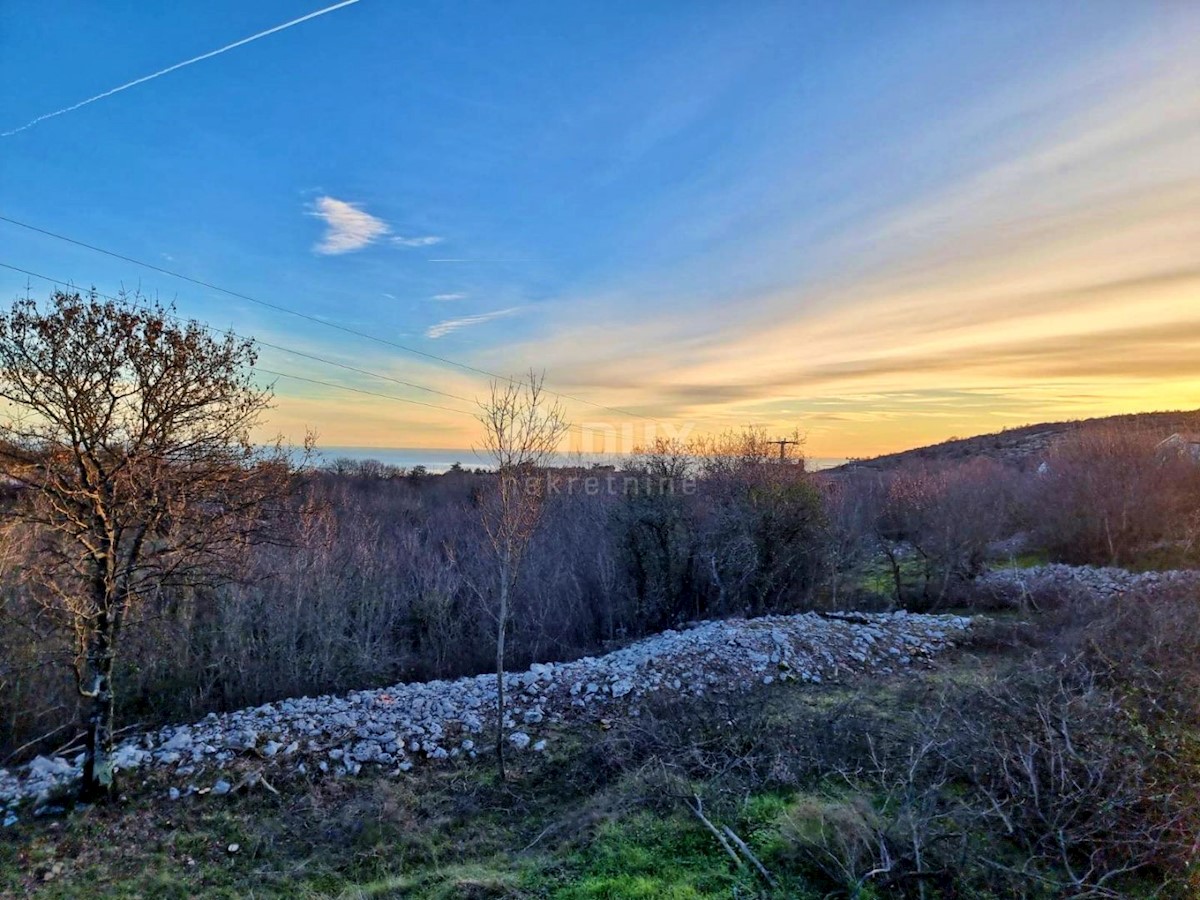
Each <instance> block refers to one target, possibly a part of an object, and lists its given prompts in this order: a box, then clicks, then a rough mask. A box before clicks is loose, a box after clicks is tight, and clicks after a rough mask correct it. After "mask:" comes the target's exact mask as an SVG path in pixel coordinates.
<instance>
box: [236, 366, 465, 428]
mask: <svg viewBox="0 0 1200 900" xmlns="http://www.w3.org/2000/svg"><path fill="white" fill-rule="evenodd" d="M254 371H256V372H263V373H265V374H267V375H275V376H277V377H279V378H290V379H292V380H293V381H307V382H308V383H309V384H319V385H322V386H323V387H329V388H337V389H339V390H343V391H353V392H354V393H356V394H366V395H368V396H370V397H382V398H383V399H384V400H399V401H400V402H401V403H415V404H416V405H417V406H427V407H429V408H430V409H440V410H444V411H445V412H452V413H458V414H459V415H460V416H471V418H474V417H475V414H474V413H470V412H467V411H466V410H465V409H451V408H450V407H449V406H439V405H438V404H436V403H426V402H425V401H423V400H411V399H409V398H407V397H396V396H394V395H392V394H381V393H379V392H378V391H368V390H365V389H364V388H356V387H350V386H349V385H346V384H336V383H335V382H332V381H321V380H320V379H319V378H308V377H306V376H304V375H292V374H289V373H288V372H275V371H272V370H271V369H264V368H263V367H262V366H255V367H254Z"/></svg>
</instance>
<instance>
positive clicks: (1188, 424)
mask: <svg viewBox="0 0 1200 900" xmlns="http://www.w3.org/2000/svg"><path fill="white" fill-rule="evenodd" d="M1111 427H1119V428H1137V429H1140V430H1145V431H1147V432H1150V433H1152V434H1155V435H1161V436H1162V437H1163V438H1166V437H1169V436H1170V435H1172V434H1174V433H1176V432H1180V431H1200V410H1191V411H1172V412H1148V413H1131V414H1125V415H1118V416H1103V417H1100V418H1095V419H1076V420H1074V421H1069V422H1045V423H1042V424H1040V425H1022V426H1021V427H1019V428H1008V429H1005V430H1004V431H998V432H995V433H993V434H981V435H977V436H976V437H968V438H952V439H951V440H948V441H943V442H942V443H940V444H932V445H930V446H928V447H918V448H915V449H913V450H902V451H900V452H899V453H888V454H885V455H883V456H877V457H874V458H872V459H855V460H851V461H850V462H848V463H846V464H845V465H844V466H838V467H837V468H836V469H831V470H830V471H846V470H849V469H859V470H861V469H874V470H877V471H881V472H886V471H889V470H891V469H895V468H898V467H900V466H903V465H907V464H910V463H917V462H922V463H945V462H954V461H958V460H964V459H970V458H972V457H985V458H988V459H995V460H998V461H1000V462H1005V463H1009V464H1012V465H1018V466H1026V465H1037V463H1039V462H1040V461H1041V460H1042V459H1043V458H1044V457H1045V455H1046V453H1047V452H1048V451H1049V450H1050V449H1051V448H1052V447H1053V446H1054V444H1056V443H1057V442H1058V441H1060V440H1062V439H1063V438H1064V437H1065V436H1067V435H1068V434H1073V433H1076V432H1079V431H1083V430H1088V429H1102V428H1111Z"/></svg>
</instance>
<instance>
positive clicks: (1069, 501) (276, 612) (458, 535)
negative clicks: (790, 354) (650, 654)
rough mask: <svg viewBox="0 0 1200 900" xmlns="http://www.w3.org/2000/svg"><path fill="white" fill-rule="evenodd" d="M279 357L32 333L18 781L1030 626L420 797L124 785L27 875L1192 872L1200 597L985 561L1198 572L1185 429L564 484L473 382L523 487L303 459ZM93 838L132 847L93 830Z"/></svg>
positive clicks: (578, 736) (17, 482)
mask: <svg viewBox="0 0 1200 900" xmlns="http://www.w3.org/2000/svg"><path fill="white" fill-rule="evenodd" d="M253 363H254V353H253V347H252V346H251V345H249V344H245V343H241V342H237V341H234V340H232V339H227V338H220V337H212V336H210V335H209V333H208V332H207V331H205V330H203V329H200V328H199V326H195V325H191V324H186V323H178V322H177V320H175V319H174V318H173V316H171V315H170V313H169V312H168V311H166V310H163V309H161V308H158V307H153V306H152V307H149V308H146V307H144V306H140V305H137V304H134V303H100V302H99V301H98V300H97V299H96V298H92V297H86V298H85V297H80V296H78V295H67V294H56V295H55V296H54V297H52V298H51V303H50V305H49V307H48V308H47V309H45V310H40V309H39V308H38V307H37V306H36V304H33V303H32V302H30V301H23V302H21V303H18V304H17V306H16V307H14V309H13V311H12V312H11V313H10V314H9V315H8V316H6V317H4V318H3V319H2V320H0V395H3V396H5V397H6V398H8V399H9V400H10V401H11V402H12V403H14V404H16V411H17V412H18V413H21V412H23V413H25V415H24V416H21V415H18V416H16V417H15V418H13V419H12V420H11V421H10V422H9V423H8V424H7V426H6V430H5V432H4V434H3V438H4V442H3V445H2V456H3V458H4V459H5V460H7V461H8V462H7V469H6V471H7V473H8V476H9V477H8V480H7V481H5V483H4V493H3V496H2V497H0V502H3V503H4V504H5V511H6V512H7V513H9V515H6V516H5V517H4V520H3V524H2V526H0V620H2V622H3V625H4V627H3V628H0V759H4V760H5V762H0V765H7V764H8V763H9V762H11V761H13V760H21V759H25V758H28V757H30V756H31V755H33V754H35V753H38V752H50V751H55V750H57V751H60V752H67V751H70V752H75V751H76V750H78V749H80V748H82V749H83V750H84V752H85V754H86V755H87V758H88V759H89V760H90V762H89V765H88V771H87V776H88V777H87V781H88V783H89V784H88V786H89V787H90V788H91V789H92V792H93V793H99V794H104V793H108V794H112V793H114V792H115V790H116V786H115V783H114V782H113V781H112V779H111V778H109V777H108V776H109V769H110V765H109V759H108V756H107V754H108V752H109V750H111V746H112V742H113V737H114V733H115V730H116V729H117V727H119V723H121V722H124V723H129V724H130V725H137V724H143V725H149V724H154V723H158V722H163V721H189V720H194V719H196V718H199V717H200V716H202V715H204V714H205V713H207V712H210V711H216V710H226V709H234V708H240V707H244V706H252V705H257V704H259V703H262V702H265V701H268V700H273V699H279V698H282V697H287V696H296V695H302V694H317V693H327V692H340V691H346V690H350V689H354V688H360V687H369V686H378V685H385V684H389V683H394V682H397V681H401V680H427V679H430V678H444V677H454V676H458V675H462V674H474V673H478V672H483V671H489V670H496V671H498V672H500V673H503V671H504V670H505V669H506V667H508V666H511V665H518V666H524V665H526V664H528V663H530V662H532V661H536V660H545V659H568V658H571V657H573V656H579V655H584V654H588V653H594V652H598V651H602V650H605V649H609V648H611V647H613V646H615V645H619V644H620V643H622V642H624V641H628V640H630V639H633V638H636V637H639V636H642V635H645V634H648V633H651V632H654V631H658V630H661V629H663V628H667V627H675V626H679V625H682V624H685V623H687V622H689V621H693V620H696V619H702V618H709V617H720V616H729V615H760V614H764V613H771V612H795V611H803V610H823V609H829V608H833V607H836V608H838V609H855V608H861V609H877V608H904V609H913V610H931V609H946V608H956V607H957V608H964V609H973V610H977V611H978V610H988V611H991V612H997V613H998V617H999V621H998V623H997V624H995V625H994V626H993V627H992V628H991V629H990V630H988V631H987V632H986V633H985V634H982V635H981V636H980V638H979V643H978V644H977V646H976V647H975V648H973V650H972V651H971V653H969V654H964V655H962V656H961V657H959V658H958V659H957V660H955V661H954V662H953V664H952V665H950V666H949V667H948V668H945V669H943V670H941V671H937V672H934V673H931V674H929V675H928V676H927V677H925V678H923V679H921V680H918V681H916V682H912V681H896V682H886V681H885V682H880V683H878V684H875V685H859V686H856V687H854V688H853V690H852V691H851V690H850V689H847V688H814V687H799V686H796V685H786V686H785V685H775V686H773V687H772V688H771V689H769V690H768V689H764V690H761V691H759V692H758V693H756V694H754V695H751V696H749V697H740V698H738V699H737V700H736V702H732V701H724V702H722V701H717V700H709V701H696V702H692V703H676V704H674V705H672V706H670V707H665V708H657V709H656V708H648V709H646V710H644V711H643V715H641V716H640V717H638V718H636V719H631V720H630V721H628V722H618V723H612V724H614V727H612V728H611V730H607V729H601V730H597V731H592V730H590V729H588V728H586V727H583V726H581V727H580V728H579V729H577V730H564V731H563V733H562V734H560V735H558V740H557V741H556V742H555V744H554V746H555V747H556V748H557V749H555V750H554V751H552V753H551V755H550V756H549V757H548V758H542V757H540V756H539V757H536V758H534V759H533V760H531V759H528V758H526V759H522V760H520V761H517V762H516V764H515V765H514V766H513V767H512V768H511V770H509V771H506V769H505V768H504V762H503V757H502V756H501V769H500V772H499V773H498V775H497V774H495V773H493V772H491V771H490V770H489V769H488V768H487V767H484V766H480V765H475V764H471V763H466V762H462V761H456V762H449V763H446V764H445V765H444V766H440V767H434V766H431V767H429V768H427V769H426V770H424V771H419V772H418V773H415V774H414V775H412V776H410V777H406V778H404V779H401V780H397V781H391V780H388V779H385V778H376V779H367V778H364V779H361V780H356V779H321V778H313V779H310V778H309V777H308V776H303V775H299V774H295V773H293V774H292V775H291V776H289V777H290V779H291V781H290V783H285V782H282V781H281V782H280V787H281V790H280V793H279V794H278V795H275V794H271V793H267V794H259V793H254V792H253V791H252V792H250V793H248V794H244V795H238V796H235V797H233V798H231V799H228V800H222V801H219V802H218V801H216V799H215V798H210V799H208V800H203V799H197V798H193V799H188V800H185V801H180V802H178V803H169V802H166V801H164V800H163V799H162V795H163V785H161V784H157V783H156V782H154V780H153V776H151V777H150V779H151V780H150V781H149V782H147V783H145V784H140V785H127V786H125V790H126V801H125V803H123V804H118V805H116V806H115V807H113V806H109V807H88V808H86V809H82V810H78V811H76V812H74V813H73V814H72V815H71V817H70V818H69V820H67V822H66V823H64V822H63V821H50V822H43V821H41V820H33V821H32V822H26V823H24V824H23V825H22V830H21V832H20V835H18V834H17V833H16V832H4V837H3V838H2V839H0V892H7V893H17V892H20V891H23V890H25V889H27V888H29V887H31V886H35V885H36V886H38V887H41V888H43V889H45V890H46V891H48V892H49V893H50V894H52V895H53V894H54V893H55V892H58V893H60V894H61V895H62V896H78V895H79V894H80V893H89V894H98V893H101V889H102V888H103V889H104V890H107V891H108V892H110V893H112V894H113V895H117V896H121V895H127V896H181V897H182V896H193V895H196V894H197V893H208V894H212V895H218V896H219V895H222V894H224V895H228V896H243V895H246V894H249V893H253V894H254V895H255V896H272V895H274V896H305V895H309V896H345V897H355V896H387V895H394V896H418V897H421V896H424V897H483V896H528V897H579V898H583V897H638V896H645V897H728V896H744V897H754V896H758V897H806V896H813V897H823V896H848V897H859V898H866V897H874V896H899V897H908V896H912V897H920V898H933V897H956V896H973V897H974V896H979V897H989V896H994V897H1008V896H1030V897H1057V896H1114V897H1115V896H1129V895H1139V894H1144V895H1146V896H1149V895H1151V894H1156V895H1158V896H1180V897H1183V896H1189V895H1194V891H1195V890H1196V889H1197V888H1198V887H1200V885H1198V884H1197V883H1196V879H1197V873H1196V870H1195V868H1194V862H1193V857H1194V856H1195V837H1194V836H1195V834H1197V833H1200V819H1198V818H1197V815H1198V814H1197V812H1196V811H1197V810H1198V809H1200V797H1198V796H1196V794H1197V787H1196V786H1197V785H1200V771H1197V766H1200V743H1198V742H1200V705H1198V702H1197V699H1196V698H1197V697H1200V692H1198V691H1197V688H1200V684H1198V683H1197V682H1198V680H1200V670H1198V669H1197V667H1196V664H1195V660H1196V659H1197V658H1198V657H1200V646H1198V645H1197V640H1198V638H1197V635H1200V604H1198V603H1197V602H1196V601H1197V599H1200V598H1197V597H1195V596H1194V595H1189V594H1187V593H1186V592H1183V593H1179V594H1178V595H1166V594H1163V593H1162V592H1160V593H1159V594H1157V595H1156V596H1154V597H1149V596H1146V597H1125V598H1122V599H1121V600H1120V601H1119V602H1118V601H1113V602H1111V603H1108V604H1104V605H1101V604H1098V603H1096V602H1095V601H1094V600H1092V599H1088V598H1080V597H1074V596H1070V597H1068V596H1062V597H1058V596H1049V597H1039V598H1038V603H1037V607H1036V609H1037V612H1036V613H1030V616H1031V617H1030V618H1029V619H1027V620H1018V619H1016V618H1015V616H1016V615H1017V611H1016V610H1014V609H1013V608H1012V607H1011V606H1005V601H1003V599H1000V600H998V599H997V598H996V597H994V596H990V595H986V594H985V593H983V592H981V591H978V590H977V589H976V587H975V582H976V579H977V578H978V576H979V575H980V574H981V573H982V572H983V571H984V570H985V569H986V568H987V567H988V566H990V565H1002V564H1009V565H1028V564H1031V563H1034V562H1041V561H1052V562H1057V561H1065V562H1075V563H1087V564H1094V565H1120V566H1126V567H1140V568H1148V567H1155V566H1159V567H1189V566H1195V565H1196V564H1197V563H1198V562H1200V559H1198V556H1197V554H1198V553H1200V548H1198V546H1197V539H1198V538H1200V516H1198V514H1197V512H1196V511H1197V509H1200V463H1198V462H1197V461H1196V460H1195V459H1193V458H1192V457H1191V456H1189V455H1187V454H1184V453H1176V452H1173V451H1171V450H1170V449H1169V448H1166V449H1164V447H1163V446H1161V440H1162V438H1163V437H1165V436H1166V435H1165V434H1163V433H1162V431H1161V429H1160V428H1159V427H1158V426H1156V425H1154V423H1155V422H1157V421H1158V420H1146V421H1142V420H1130V421H1121V422H1117V423H1111V422H1110V423H1107V424H1104V425H1093V426H1089V427H1086V428H1083V427H1080V428H1073V429H1068V430H1066V431H1064V432H1063V433H1062V434H1059V435H1058V436H1057V437H1056V439H1055V441H1054V442H1052V443H1047V444H1045V445H1044V446H1040V448H1039V450H1038V451H1037V452H1036V453H1032V452H1031V453H1029V454H1025V455H1016V456H1010V457H1003V456H994V455H991V456H989V455H985V456H984V457H982V458H980V457H975V456H972V457H969V458H965V459H957V458H956V459H945V458H941V457H939V456H938V455H937V454H930V453H924V454H920V455H918V456H917V457H913V458H909V459H906V460H892V461H891V462H889V463H888V465H886V466H871V465H866V466H849V467H845V468H843V469H840V470H837V471H834V472H829V473H812V472H808V471H806V469H805V466H804V464H803V459H802V457H800V456H799V455H798V454H797V453H796V452H795V450H792V451H791V454H790V455H789V454H788V448H789V447H794V446H795V445H794V444H792V443H789V442H787V441H784V442H779V441H773V440H771V438H770V435H768V434H767V433H766V432H764V431H762V430H759V429H752V428H751V429H745V430H743V431H741V432H731V433H727V434H724V435H720V436H717V437H713V438H709V439H705V440H700V441H695V442H690V443H682V442H679V441H660V442H658V443H656V444H654V445H653V446H650V447H646V448H643V449H642V450H641V451H640V452H639V453H637V454H636V455H635V456H633V457H632V458H631V459H630V460H629V462H628V464H627V465H626V466H625V467H624V468H623V469H622V470H620V471H618V470H615V469H610V468H594V469H545V468H544V467H543V463H544V461H545V458H546V456H547V453H548V452H549V450H550V449H552V448H553V446H554V444H555V443H556V440H557V437H559V436H560V435H561V433H562V429H563V427H564V424H563V418H562V414H561V411H560V410H558V409H557V408H556V407H553V406H552V405H549V404H546V403H545V402H544V397H543V393H542V388H541V381H540V379H539V378H537V377H535V376H533V375H531V377H530V379H529V381H527V382H521V381H516V380H514V381H512V382H508V383H501V384H499V385H497V386H496V388H495V389H494V391H493V394H492V397H491V399H490V402H487V403H485V404H483V407H482V408H483V421H484V426H485V430H486V434H487V443H486V446H487V449H489V450H490V451H491V452H492V453H493V454H494V455H495V456H496V461H497V467H496V470H495V471H476V472H467V471H465V470H463V469H461V468H456V469H455V470H453V471H451V472H449V473H447V474H445V475H442V476H433V475H430V474H428V473H427V472H424V471H416V470H414V471H411V472H403V471H400V470H397V469H394V468H391V467H388V466H384V465H383V464H380V463H377V462H370V461H367V462H361V463H354V462H350V461H344V460H343V461H338V462H336V463H335V464H333V465H332V466H330V467H329V468H327V469H323V470H317V469H311V468H302V469H300V470H293V469H292V468H291V467H290V466H289V465H288V464H287V461H286V460H285V458H284V455H283V454H282V452H281V451H280V450H279V449H278V448H276V449H275V450H274V451H268V452H267V453H266V454H265V455H264V453H263V452H262V451H259V450H257V449H255V448H254V447H253V446H252V445H251V444H250V443H249V439H248V429H249V428H250V427H251V426H252V425H253V424H254V423H255V422H257V420H258V417H259V416H260V414H261V413H262V412H263V410H264V409H265V408H266V404H267V401H268V399H269V398H268V395H267V394H265V393H262V392H260V391H258V390H256V389H255V388H254V387H253V382H252V380H251V372H252V367H253ZM1147 421H1148V422H1150V424H1149V425H1147V424H1146V422H1147ZM1172 421H1174V420H1172ZM1159 425H1161V422H1159ZM781 450H782V456H781ZM267 535H269V536H270V538H271V539H269V540H264V539H263V538H264V537H265V536H267ZM1180 590H1182V589H1180ZM997 607H999V609H997ZM497 700H498V707H499V712H500V713H501V718H502V716H503V712H504V698H503V696H502V695H501V696H498V698H497ZM81 722H82V723H83V726H82V728H81V727H80V724H79V723H81ZM497 743H498V753H502V750H503V745H502V743H501V742H499V741H498V742H497ZM100 834H103V835H105V836H106V838H107V843H108V844H109V845H110V846H111V847H115V848H118V850H119V852H115V853H114V852H110V851H106V852H104V853H98V852H93V851H92V850H91V849H90V848H92V847H93V846H94V844H95V840H94V839H95V838H96V836H98V835H100ZM1189 891H1191V892H1192V894H1189Z"/></svg>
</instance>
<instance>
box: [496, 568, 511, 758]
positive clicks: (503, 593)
mask: <svg viewBox="0 0 1200 900" xmlns="http://www.w3.org/2000/svg"><path fill="white" fill-rule="evenodd" d="M508 586H509V566H508V562H507V561H505V562H504V563H502V564H501V567H500V612H499V622H498V623H497V625H496V764H497V766H499V768H500V780H501V781H504V778H505V775H504V635H505V632H506V631H507V630H508Z"/></svg>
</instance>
